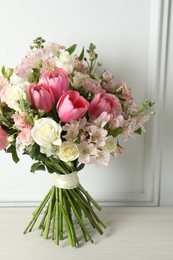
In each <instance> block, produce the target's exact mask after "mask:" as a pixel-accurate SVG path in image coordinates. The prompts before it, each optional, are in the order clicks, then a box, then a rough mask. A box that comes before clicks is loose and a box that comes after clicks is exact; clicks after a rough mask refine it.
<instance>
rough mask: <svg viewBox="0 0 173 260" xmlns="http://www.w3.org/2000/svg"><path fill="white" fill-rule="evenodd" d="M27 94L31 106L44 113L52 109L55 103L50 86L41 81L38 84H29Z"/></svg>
mask: <svg viewBox="0 0 173 260" xmlns="http://www.w3.org/2000/svg"><path fill="white" fill-rule="evenodd" d="M29 96H30V101H31V104H32V106H33V107H34V108H36V109H41V110H43V111H45V112H46V113H47V112H49V111H50V110H51V109H52V107H53V105H54V103H55V98H54V95H53V92H52V90H51V88H50V87H49V86H47V85H46V84H43V83H42V84H38V85H36V84H34V83H32V84H31V85H30V86H29Z"/></svg>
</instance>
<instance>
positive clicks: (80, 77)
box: [72, 72, 89, 89]
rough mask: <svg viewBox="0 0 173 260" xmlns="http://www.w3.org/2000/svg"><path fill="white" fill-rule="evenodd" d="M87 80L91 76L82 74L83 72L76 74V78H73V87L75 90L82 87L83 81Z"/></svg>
mask: <svg viewBox="0 0 173 260" xmlns="http://www.w3.org/2000/svg"><path fill="white" fill-rule="evenodd" d="M85 78H89V76H88V75H87V74H84V73H81V72H76V73H75V75H74V77H73V84H72V85H73V87H74V88H76V89H77V88H78V87H80V86H81V82H82V80H83V79H85Z"/></svg>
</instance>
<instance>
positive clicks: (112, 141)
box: [104, 136, 117, 152]
mask: <svg viewBox="0 0 173 260" xmlns="http://www.w3.org/2000/svg"><path fill="white" fill-rule="evenodd" d="M116 148H117V139H116V138H114V137H113V136H108V137H107V139H106V143H105V146H104V149H105V150H107V151H109V152H113V151H115V149H116Z"/></svg>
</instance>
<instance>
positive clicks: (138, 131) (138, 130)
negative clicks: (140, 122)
mask: <svg viewBox="0 0 173 260" xmlns="http://www.w3.org/2000/svg"><path fill="white" fill-rule="evenodd" d="M135 133H136V134H138V135H141V134H142V128H141V127H139V128H138V129H137V130H136V131H135Z"/></svg>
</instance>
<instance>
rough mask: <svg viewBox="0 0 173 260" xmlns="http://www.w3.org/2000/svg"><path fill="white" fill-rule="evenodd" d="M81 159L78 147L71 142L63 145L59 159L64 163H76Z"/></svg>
mask: <svg viewBox="0 0 173 260" xmlns="http://www.w3.org/2000/svg"><path fill="white" fill-rule="evenodd" d="M78 157H79V149H78V147H77V145H76V144H75V143H73V142H70V141H65V142H63V143H62V145H61V147H60V150H59V158H60V160H62V161H63V162H68V161H74V160H76V159H77V158H78Z"/></svg>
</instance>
